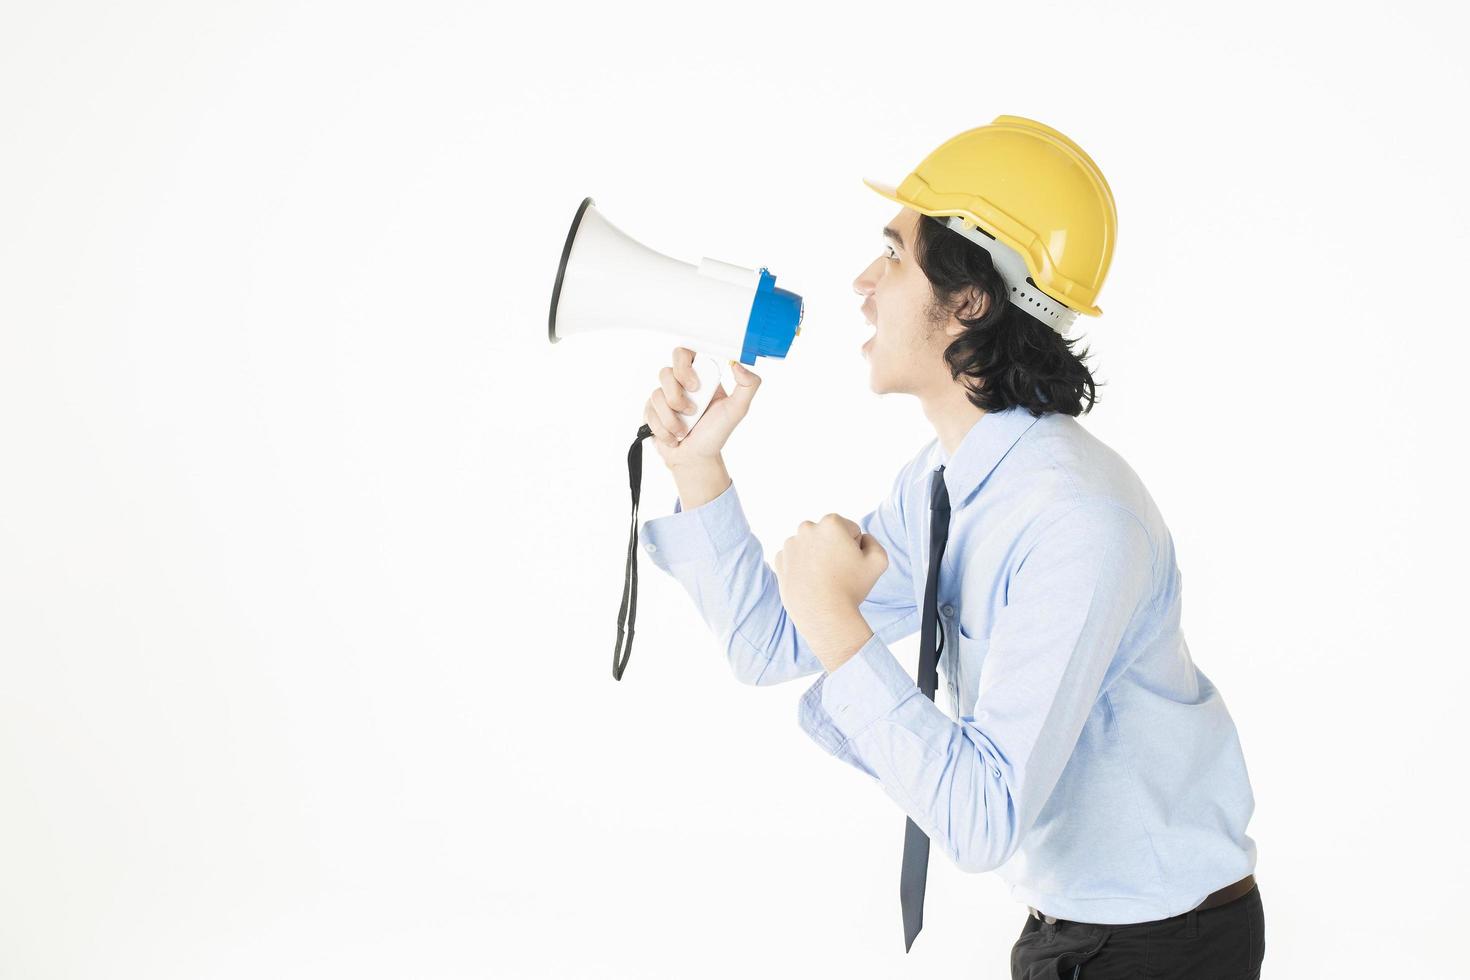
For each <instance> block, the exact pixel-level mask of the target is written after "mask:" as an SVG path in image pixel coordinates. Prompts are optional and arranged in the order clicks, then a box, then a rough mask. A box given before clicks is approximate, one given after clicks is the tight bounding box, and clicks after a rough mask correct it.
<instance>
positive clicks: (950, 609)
mask: <svg viewBox="0 0 1470 980" xmlns="http://www.w3.org/2000/svg"><path fill="white" fill-rule="evenodd" d="M939 611H940V612H942V613H944V614H945V615H946V616H953V615H954V606H951V605H950V604H949V603H947V602H946V603H945V604H944V605H942V606H940V607H939Z"/></svg>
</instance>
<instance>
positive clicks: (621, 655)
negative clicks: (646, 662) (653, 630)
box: [613, 423, 653, 681]
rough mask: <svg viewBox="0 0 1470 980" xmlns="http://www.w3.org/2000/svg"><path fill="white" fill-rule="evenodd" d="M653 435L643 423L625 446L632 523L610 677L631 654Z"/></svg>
mask: <svg viewBox="0 0 1470 980" xmlns="http://www.w3.org/2000/svg"><path fill="white" fill-rule="evenodd" d="M651 435H653V430H652V429H650V428H649V427H648V425H647V424H646V423H645V424H643V425H640V426H639V427H638V436H637V438H635V439H634V440H633V445H632V446H630V447H628V489H629V491H631V492H632V494H633V516H632V524H631V526H630V527H629V528H628V561H627V563H626V564H625V565H624V566H623V604H622V605H621V606H619V607H618V641H617V643H616V644H615V645H614V646H613V680H615V681H620V680H622V679H623V671H624V670H626V669H627V668H628V658H629V657H630V656H632V655H633V621H634V620H636V619H637V618H638V495H639V493H640V492H641V489H642V486H643V440H644V439H647V438H648V437H649V436H651ZM625 620H626V621H627V624H628V625H627V634H626V635H627V640H628V644H627V646H626V647H624V646H623V637H624V632H623V623H624V621H625Z"/></svg>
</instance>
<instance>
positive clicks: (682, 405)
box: [658, 368, 694, 413]
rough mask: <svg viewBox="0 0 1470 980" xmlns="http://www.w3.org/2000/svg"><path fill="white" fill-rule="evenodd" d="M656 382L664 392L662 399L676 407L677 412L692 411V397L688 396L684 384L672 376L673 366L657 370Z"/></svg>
mask: <svg viewBox="0 0 1470 980" xmlns="http://www.w3.org/2000/svg"><path fill="white" fill-rule="evenodd" d="M658 383H659V386H660V387H661V388H662V389H663V392H664V401H666V402H668V403H669V404H670V405H672V406H674V407H676V408H677V409H678V411H679V412H681V413H682V412H692V411H694V399H693V398H690V397H689V394H688V392H686V391H685V390H684V386H683V385H682V384H680V383H679V380H678V379H677V378H675V377H674V369H673V368H663V369H662V370H660V371H659V372H658Z"/></svg>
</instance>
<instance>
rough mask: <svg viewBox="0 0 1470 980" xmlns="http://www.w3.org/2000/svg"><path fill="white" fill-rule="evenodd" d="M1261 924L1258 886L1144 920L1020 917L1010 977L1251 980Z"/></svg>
mask: <svg viewBox="0 0 1470 980" xmlns="http://www.w3.org/2000/svg"><path fill="white" fill-rule="evenodd" d="M1265 923H1266V920H1265V917H1264V915H1263V914H1262V911H1261V886H1260V884H1259V883H1257V884H1256V886H1255V887H1254V888H1252V889H1251V890H1250V891H1248V892H1246V893H1245V894H1244V895H1242V896H1240V897H1239V898H1237V899H1235V900H1234V901H1233V902H1226V903H1225V904H1224V905H1217V906H1215V907H1214V908H1212V909H1205V910H1204V911H1203V912H1183V913H1180V914H1179V915H1176V916H1174V917H1172V918H1168V919H1155V920H1154V921H1152V922H1131V923H1128V924H1127V925H1101V924H1098V923H1089V922H1071V921H1069V920H1067V919H1058V920H1057V921H1056V922H1055V923H1049V922H1046V921H1045V920H1043V919H1037V918H1036V917H1035V916H1033V915H1031V913H1030V912H1027V913H1026V924H1025V925H1024V926H1023V927H1022V928H1021V935H1020V937H1019V938H1018V939H1017V940H1016V944H1015V945H1014V946H1012V947H1011V980H1042V978H1045V980H1057V978H1060V980H1123V978H1127V980H1173V978H1175V977H1178V978H1180V980H1184V978H1189V980H1259V977H1260V975H1261V960H1262V959H1263V958H1264V957H1265V954H1266V924H1265Z"/></svg>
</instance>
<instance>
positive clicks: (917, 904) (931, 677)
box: [898, 466, 949, 953]
mask: <svg viewBox="0 0 1470 980" xmlns="http://www.w3.org/2000/svg"><path fill="white" fill-rule="evenodd" d="M948 538H949V491H948V490H947V489H945V486H944V467H943V466H940V467H939V469H937V470H935V471H934V472H933V474H932V475H931V476H930V479H929V577H928V578H926V579H925V580H924V614H923V618H922V619H921V620H920V623H919V690H921V691H923V692H924V696H925V697H926V698H928V699H929V700H930V701H933V700H934V689H935V688H936V687H938V686H939V669H938V668H939V651H938V650H936V649H935V646H934V642H935V640H934V638H935V634H936V633H937V632H938V630H937V629H936V627H937V626H938V624H939V610H938V608H937V605H938V602H939V596H938V593H939V562H940V560H941V559H943V558H944V542H945V541H946V540H947V539H948ZM939 636H940V641H941V642H943V634H942V633H940V634H939ZM941 649H942V648H941ZM905 819H906V820H907V823H906V825H905V826H904V833H903V868H902V872H901V874H900V875H899V882H898V898H899V903H900V904H901V905H902V906H903V951H904V952H905V953H907V952H908V951H909V948H910V947H912V946H913V945H914V937H915V936H917V935H918V934H919V930H920V929H922V928H924V879H925V877H926V876H927V875H928V873H929V836H928V835H927V834H925V833H924V832H923V831H922V830H920V829H919V825H918V824H916V823H914V821H913V818H912V817H908V818H905Z"/></svg>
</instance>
